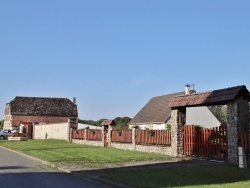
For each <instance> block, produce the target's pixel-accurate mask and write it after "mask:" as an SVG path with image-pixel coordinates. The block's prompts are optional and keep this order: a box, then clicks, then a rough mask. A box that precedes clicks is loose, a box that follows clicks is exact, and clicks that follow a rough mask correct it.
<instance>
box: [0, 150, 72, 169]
mask: <svg viewBox="0 0 250 188" xmlns="http://www.w3.org/2000/svg"><path fill="white" fill-rule="evenodd" d="M0 148H2V149H5V150H8V151H11V152H14V153H16V154H19V155H22V156H24V157H26V158H29V159H31V160H33V161H36V162H39V163H42V164H44V165H47V166H50V167H52V168H55V169H58V170H60V171H63V172H66V173H71V171H70V170H66V169H63V168H60V167H58V166H56V165H54V164H53V163H51V162H48V161H44V160H42V159H39V158H36V157H33V156H30V155H27V154H25V153H22V152H20V151H16V150H12V149H9V148H6V147H3V146H0Z"/></svg>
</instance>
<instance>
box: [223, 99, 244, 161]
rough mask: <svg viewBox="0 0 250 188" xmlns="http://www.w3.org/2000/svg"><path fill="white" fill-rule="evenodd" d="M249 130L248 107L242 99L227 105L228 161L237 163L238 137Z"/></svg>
mask: <svg viewBox="0 0 250 188" xmlns="http://www.w3.org/2000/svg"><path fill="white" fill-rule="evenodd" d="M248 129H249V105H248V100H245V99H243V98H241V99H237V100H236V101H234V102H231V103H228V104H227V133H228V161H229V162H230V163H233V164H238V163H239V158H238V147H239V145H240V135H241V133H242V132H245V131H247V130H248Z"/></svg>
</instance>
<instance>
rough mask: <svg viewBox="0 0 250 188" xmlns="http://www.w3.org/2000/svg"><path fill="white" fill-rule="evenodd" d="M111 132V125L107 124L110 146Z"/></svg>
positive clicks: (109, 144) (109, 143)
mask: <svg viewBox="0 0 250 188" xmlns="http://www.w3.org/2000/svg"><path fill="white" fill-rule="evenodd" d="M111 132H112V126H111V125H109V128H108V147H110V146H111Z"/></svg>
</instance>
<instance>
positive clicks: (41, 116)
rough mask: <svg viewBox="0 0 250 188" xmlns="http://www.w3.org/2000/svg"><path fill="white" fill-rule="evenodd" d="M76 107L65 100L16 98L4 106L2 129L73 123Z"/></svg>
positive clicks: (73, 103) (74, 103)
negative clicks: (34, 124) (25, 125)
mask: <svg viewBox="0 0 250 188" xmlns="http://www.w3.org/2000/svg"><path fill="white" fill-rule="evenodd" d="M77 117H78V112H77V105H76V101H75V98H74V102H72V101H71V100H69V99H67V98H49V97H20V96H17V97H15V98H14V99H13V100H11V101H10V102H9V103H7V104H6V106H5V111H4V129H10V128H19V126H20V124H21V123H23V124H33V123H35V122H38V123H46V124H51V123H64V122H69V120H70V121H75V122H76V125H77Z"/></svg>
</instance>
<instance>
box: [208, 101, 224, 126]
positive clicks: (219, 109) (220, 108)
mask: <svg viewBox="0 0 250 188" xmlns="http://www.w3.org/2000/svg"><path fill="white" fill-rule="evenodd" d="M209 109H210V110H211V111H212V113H213V114H214V115H215V117H216V118H217V119H218V120H219V121H220V122H221V123H227V106H226V105H216V106H209Z"/></svg>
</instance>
